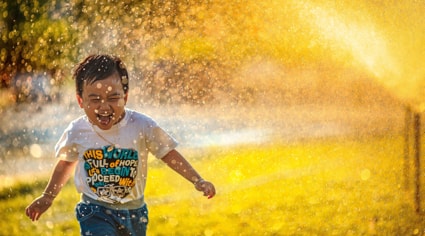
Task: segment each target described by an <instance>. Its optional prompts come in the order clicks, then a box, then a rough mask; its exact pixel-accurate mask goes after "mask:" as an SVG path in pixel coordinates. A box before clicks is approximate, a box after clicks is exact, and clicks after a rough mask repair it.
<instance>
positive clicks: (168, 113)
mask: <svg viewBox="0 0 425 236" xmlns="http://www.w3.org/2000/svg"><path fill="white" fill-rule="evenodd" d="M424 13H425V3H424V1H415V0H403V1H366V0H358V1H345V0H343V1H337V2H335V1H326V0H309V1H307V0H305V1H280V0H272V1H251V0H247V1H230V2H229V1H224V0H223V1H222V0H216V1H159V0H151V1H133V0H131V1H130V0H125V1H113V0H111V1H95V2H91V1H82V0H55V1H52V0H35V1H25V0H20V1H4V0H3V1H1V2H0V14H1V15H0V29H1V40H0V50H1V51H0V78H1V87H0V92H1V95H0V96H1V99H0V113H1V118H0V119H1V128H0V134H1V136H0V141H1V148H0V156H1V158H0V159H1V160H2V161H5V159H6V156H8V155H11V153H14V154H16V155H19V156H28V155H30V156H33V157H34V156H36V157H41V156H44V155H42V154H41V153H43V150H44V152H46V151H48V150H51V149H52V145H53V144H54V142H55V141H56V140H57V138H58V135H60V133H61V132H62V131H63V129H64V127H65V126H66V124H67V122H69V120H72V119H74V118H75V117H76V116H78V115H81V114H82V113H81V111H80V110H79V109H77V108H76V106H75V101H74V88H73V82H72V80H71V79H70V77H71V74H72V71H73V69H74V67H75V65H76V63H78V62H79V61H81V60H82V59H83V58H85V57H86V56H87V55H89V54H93V53H109V54H114V55H118V56H120V57H122V59H123V60H124V61H125V62H126V65H127V67H128V69H129V71H130V73H131V90H130V94H131V101H130V104H129V106H130V107H132V108H134V109H139V108H142V109H143V110H144V111H146V113H148V114H149V115H152V116H153V117H156V118H157V119H159V120H160V122H161V123H162V124H163V125H164V126H166V127H167V128H169V130H170V132H172V133H173V134H174V135H176V136H177V137H178V138H179V139H180V140H181V142H182V143H183V144H184V145H194V146H197V145H198V146H199V145H201V146H202V145H214V144H226V143H227V144H231V143H233V142H264V141H267V140H270V139H269V138H270V137H274V138H276V137H278V138H280V139H294V138H305V137H321V136H341V135H348V134H350V135H357V136H358V135H364V134H370V133H374V134H380V133H381V134H382V133H383V132H387V131H394V130H396V131H397V130H400V129H402V126H403V116H404V110H405V109H406V108H409V109H411V110H413V111H416V112H422V110H423V109H424V99H423V98H424V93H423V91H422V90H423V88H424V84H425V66H424V63H425V60H424V58H425V44H424V43H423V42H424V39H425V20H424V17H423V14H424ZM46 145H47V148H46V147H45V146H46ZM34 152H35V154H34ZM5 169H6V170H7V169H9V168H7V167H6V168H5ZM6 170H1V171H2V172H5V171H6ZM0 174H1V173H0Z"/></svg>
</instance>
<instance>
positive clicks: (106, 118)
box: [97, 114, 113, 125]
mask: <svg viewBox="0 0 425 236" xmlns="http://www.w3.org/2000/svg"><path fill="white" fill-rule="evenodd" d="M112 119H113V114H109V115H108V114H98V115H97V120H98V121H99V123H100V124H102V125H108V124H109V123H110V122H111V121H112Z"/></svg>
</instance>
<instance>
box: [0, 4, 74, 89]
mask: <svg viewBox="0 0 425 236" xmlns="http://www.w3.org/2000/svg"><path fill="white" fill-rule="evenodd" d="M61 7H62V3H58V2H56V1H49V0H32V1H29V0H17V1H16V0H7V1H4V2H2V3H0V14H1V20H0V28H1V40H0V48H1V52H0V76H1V84H2V87H5V86H10V83H11V79H12V78H13V77H14V76H15V75H17V74H20V73H48V74H50V75H57V76H59V75H60V74H61V72H62V71H63V69H64V68H66V66H67V65H68V64H69V62H70V61H72V58H73V57H75V54H76V50H75V49H76V48H75V45H76V43H77V35H76V33H75V29H73V28H72V26H71V24H70V23H69V22H68V21H67V18H66V17H64V16H63V15H62V13H63V12H61V9H62V8H61ZM58 79H60V77H58Z"/></svg>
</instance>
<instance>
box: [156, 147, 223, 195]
mask: <svg viewBox="0 0 425 236" xmlns="http://www.w3.org/2000/svg"><path fill="white" fill-rule="evenodd" d="M161 160H162V161H163V162H165V163H166V164H167V165H168V166H169V167H170V168H171V169H173V170H174V171H176V172H177V173H178V174H180V175H181V176H183V177H184V178H185V179H187V180H189V181H190V182H192V183H193V184H194V185H195V188H196V189H197V190H198V191H201V192H204V196H208V198H212V197H214V195H215V188H214V185H213V184H212V183H211V182H208V181H205V180H204V179H202V177H201V176H200V175H199V174H198V172H196V170H195V169H194V168H193V167H192V165H190V163H189V162H188V161H187V160H186V159H185V158H184V157H183V156H182V155H181V154H180V153H179V152H178V151H176V150H172V151H170V152H169V153H168V154H167V155H165V156H164V157H163V158H162V159H161Z"/></svg>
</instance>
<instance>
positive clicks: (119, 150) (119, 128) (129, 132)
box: [55, 109, 177, 204]
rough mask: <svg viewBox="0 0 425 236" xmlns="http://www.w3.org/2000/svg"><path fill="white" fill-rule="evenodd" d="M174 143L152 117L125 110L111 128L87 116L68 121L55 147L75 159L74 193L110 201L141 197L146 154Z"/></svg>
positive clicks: (168, 148)
mask: <svg viewBox="0 0 425 236" xmlns="http://www.w3.org/2000/svg"><path fill="white" fill-rule="evenodd" d="M176 146H177V142H176V141H175V140H174V139H173V138H172V137H171V136H170V135H169V134H167V132H165V131H164V130H163V129H162V128H161V127H159V126H158V125H157V123H156V122H155V121H153V120H152V119H151V118H150V117H148V116H146V115H143V114H141V113H138V112H136V111H133V110H130V109H126V110H125V116H124V119H123V120H121V121H120V122H119V123H118V124H115V125H114V126H113V127H112V128H111V129H109V130H101V129H99V128H98V127H97V126H94V125H92V124H91V123H90V122H89V121H88V118H87V116H82V117H80V118H78V119H76V120H74V121H73V122H71V123H70V124H69V126H68V127H67V129H66V130H65V131H64V133H63V134H62V137H61V138H60V139H59V142H58V143H57V144H56V146H55V150H56V157H58V158H61V159H63V160H66V161H71V162H73V161H78V164H77V166H76V170H75V178H74V179H75V185H76V188H77V190H78V192H80V193H83V194H84V195H86V196H88V197H90V198H91V199H94V200H97V201H100V202H105V203H109V204H117V203H121V204H126V203H131V202H132V201H136V202H140V201H142V202H143V198H144V189H145V185H146V177H147V164H148V162H147V158H148V153H149V152H150V153H152V154H153V155H154V156H155V157H157V158H162V157H164V156H165V155H166V154H167V153H168V152H170V151H171V150H173V149H174V148H176Z"/></svg>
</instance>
